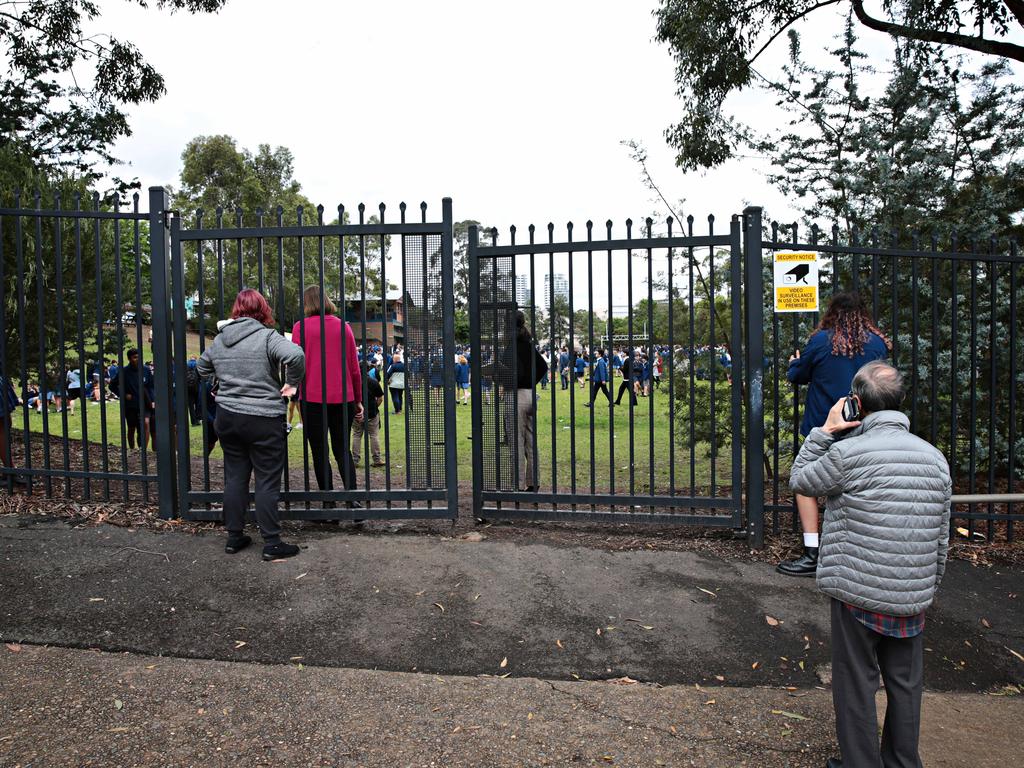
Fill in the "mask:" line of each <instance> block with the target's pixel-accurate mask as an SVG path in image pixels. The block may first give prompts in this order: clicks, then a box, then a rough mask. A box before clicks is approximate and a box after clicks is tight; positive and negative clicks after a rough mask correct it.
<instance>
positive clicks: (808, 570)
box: [775, 547, 818, 576]
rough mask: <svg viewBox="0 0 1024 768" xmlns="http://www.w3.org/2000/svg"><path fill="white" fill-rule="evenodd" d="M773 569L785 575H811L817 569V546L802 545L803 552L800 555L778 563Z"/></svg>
mask: <svg viewBox="0 0 1024 768" xmlns="http://www.w3.org/2000/svg"><path fill="white" fill-rule="evenodd" d="M775 570H776V571H778V572H779V573H782V574H785V575H786V576H813V575H814V573H815V571H817V570H818V548H817V547H804V553H803V554H802V555H800V557H798V558H797V559H796V560H787V561H786V562H784V563H779V564H778V565H777V566H776V567H775Z"/></svg>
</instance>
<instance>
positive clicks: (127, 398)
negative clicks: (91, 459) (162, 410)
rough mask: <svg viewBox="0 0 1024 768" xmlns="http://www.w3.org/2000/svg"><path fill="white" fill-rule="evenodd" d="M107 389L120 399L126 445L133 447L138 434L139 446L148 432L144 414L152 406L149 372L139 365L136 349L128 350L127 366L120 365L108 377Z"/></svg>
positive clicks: (150, 376) (151, 376)
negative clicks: (113, 374) (108, 386)
mask: <svg viewBox="0 0 1024 768" xmlns="http://www.w3.org/2000/svg"><path fill="white" fill-rule="evenodd" d="M140 372H141V377H142V386H141V388H140V386H139V377H140ZM110 389H111V391H112V392H113V393H114V394H116V395H117V396H118V399H120V401H121V417H122V418H123V419H124V424H125V437H126V438H127V440H128V447H129V448H135V439H136V436H138V442H139V448H142V447H143V446H144V445H145V443H146V440H147V438H148V435H149V423H148V421H147V417H148V416H149V413H150V411H151V410H152V406H153V375H152V374H151V373H150V372H149V368H147V367H146V366H144V365H140V364H139V350H137V349H129V350H128V365H126V366H124V367H123V368H121V369H120V370H119V371H118V375H117V376H116V377H115V378H113V379H111V380H110ZM140 406H141V407H140Z"/></svg>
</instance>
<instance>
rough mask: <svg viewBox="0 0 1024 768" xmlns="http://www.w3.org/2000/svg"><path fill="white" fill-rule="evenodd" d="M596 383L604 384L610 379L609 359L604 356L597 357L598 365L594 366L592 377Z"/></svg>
mask: <svg viewBox="0 0 1024 768" xmlns="http://www.w3.org/2000/svg"><path fill="white" fill-rule="evenodd" d="M590 380H591V381H592V382H594V384H604V383H605V382H606V381H608V361H607V360H605V359H604V358H603V357H599V358H597V365H596V366H595V367H594V375H593V376H591V377H590Z"/></svg>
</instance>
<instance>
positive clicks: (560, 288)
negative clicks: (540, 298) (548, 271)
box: [544, 274, 569, 307]
mask: <svg viewBox="0 0 1024 768" xmlns="http://www.w3.org/2000/svg"><path fill="white" fill-rule="evenodd" d="M554 277H555V279H554V281H552V279H551V275H544V306H545V307H550V306H551V298H552V290H551V285H552V282H554V293H553V295H554V296H555V297H558V298H560V299H562V300H564V301H569V281H568V280H567V279H566V277H565V275H559V274H556V275H555V276H554Z"/></svg>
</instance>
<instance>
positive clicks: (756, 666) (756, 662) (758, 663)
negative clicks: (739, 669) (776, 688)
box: [750, 661, 761, 669]
mask: <svg viewBox="0 0 1024 768" xmlns="http://www.w3.org/2000/svg"><path fill="white" fill-rule="evenodd" d="M760 666H761V662H760V661H755V662H754V663H753V664H751V665H750V668H751V669H757V668H758V667H760Z"/></svg>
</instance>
